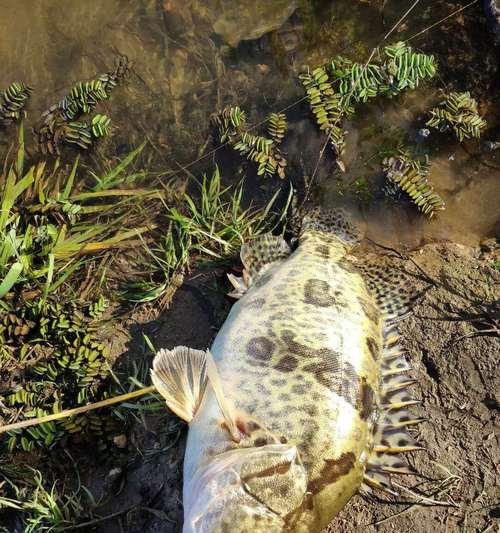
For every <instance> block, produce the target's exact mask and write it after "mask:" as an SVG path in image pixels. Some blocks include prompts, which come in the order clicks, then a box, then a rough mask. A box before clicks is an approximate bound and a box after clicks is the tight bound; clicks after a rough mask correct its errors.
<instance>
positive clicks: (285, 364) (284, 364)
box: [274, 355, 298, 372]
mask: <svg viewBox="0 0 500 533" xmlns="http://www.w3.org/2000/svg"><path fill="white" fill-rule="evenodd" d="M297 365H298V361H297V359H296V358H295V357H293V356H292V355H285V356H284V357H282V358H281V359H280V360H279V361H278V362H277V363H276V364H275V365H274V368H275V369H276V370H279V371H280V372H293V371H294V370H295V369H296V368H297Z"/></svg>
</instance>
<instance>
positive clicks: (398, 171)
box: [382, 150, 445, 218]
mask: <svg viewBox="0 0 500 533" xmlns="http://www.w3.org/2000/svg"><path fill="white" fill-rule="evenodd" d="M382 164H383V168H384V174H385V177H386V180H387V184H386V187H385V191H386V193H388V194H389V195H391V196H394V195H395V194H397V193H398V192H399V191H402V192H403V193H405V194H406V195H408V197H409V199H410V200H411V201H412V202H413V204H414V205H415V206H416V207H417V208H418V209H419V210H420V211H421V212H422V213H423V214H424V215H426V216H428V217H429V218H432V217H433V216H434V215H435V213H436V211H440V210H443V209H444V207H445V206H444V201H443V199H442V198H441V197H440V196H439V195H438V194H437V193H436V192H434V188H433V187H432V185H431V183H430V182H429V178H428V175H429V168H430V165H429V161H428V159H425V160H423V161H422V160H419V159H416V158H413V157H412V156H411V154H410V153H409V152H408V151H407V150H399V151H398V153H397V154H396V155H394V156H391V157H387V158H385V159H384V161H383V163H382Z"/></svg>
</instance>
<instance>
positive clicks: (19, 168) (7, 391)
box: [0, 128, 158, 451]
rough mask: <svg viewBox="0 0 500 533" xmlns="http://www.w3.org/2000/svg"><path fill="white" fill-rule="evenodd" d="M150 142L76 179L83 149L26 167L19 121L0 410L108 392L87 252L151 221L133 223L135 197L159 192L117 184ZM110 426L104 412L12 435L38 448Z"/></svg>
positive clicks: (7, 245)
mask: <svg viewBox="0 0 500 533" xmlns="http://www.w3.org/2000/svg"><path fill="white" fill-rule="evenodd" d="M142 148H143V146H141V147H139V148H138V149H137V150H135V151H134V152H132V153H131V154H129V155H128V156H127V157H126V158H125V159H123V160H122V161H119V162H118V163H117V164H116V165H115V166H114V167H112V168H110V169H109V171H108V172H106V173H104V174H103V175H101V176H100V177H97V175H96V174H91V176H92V177H93V178H94V182H95V183H94V184H93V185H92V184H90V183H88V182H87V183H85V181H84V182H82V183H79V184H77V179H76V177H77V173H78V170H79V161H78V158H77V159H76V161H75V163H74V164H73V166H72V167H71V168H66V167H63V166H61V165H60V163H59V161H56V162H54V164H53V165H51V166H50V167H49V165H48V164H47V163H46V162H44V161H42V162H39V163H37V164H35V165H32V166H30V167H29V168H28V170H25V166H26V165H25V163H26V161H25V156H26V154H25V149H24V136H23V130H22V128H21V129H20V135H19V147H18V151H17V154H16V155H17V157H16V159H15V162H13V163H10V164H9V162H6V164H5V165H4V169H5V170H4V172H3V173H2V174H0V397H1V401H0V414H1V416H2V419H3V421H4V422H6V423H8V422H10V421H12V420H13V419H15V418H18V417H19V416H21V417H24V418H30V417H37V416H43V415H45V414H52V413H54V412H58V411H59V410H61V409H65V408H69V407H76V406H79V405H83V404H85V403H87V402H89V401H95V400H98V399H100V398H102V395H103V394H104V392H103V391H102V390H101V389H102V383H103V382H104V380H105V379H106V378H107V377H108V375H109V372H110V367H109V362H108V354H107V351H106V349H105V347H104V346H103V345H102V344H101V342H100V340H99V337H98V332H97V329H98V328H97V326H98V324H101V322H102V321H101V314H102V312H103V311H104V307H105V304H104V300H103V299H102V298H97V299H95V300H94V302H93V303H92V302H88V301H86V296H84V295H81V292H82V291H81V290H79V287H80V286H81V279H82V278H81V275H82V274H83V277H85V276H86V272H88V271H87V270H86V269H87V263H88V262H89V260H92V263H93V264H94V265H95V266H96V267H97V268H99V266H98V265H99V263H100V262H101V261H102V260H104V259H105V257H106V255H108V256H109V255H110V254H111V253H112V252H113V250H115V249H116V248H118V247H120V248H123V247H125V246H127V245H128V243H130V242H131V241H133V240H134V239H135V240H137V239H138V238H139V236H140V235H141V233H145V232H147V231H149V230H150V229H151V227H150V226H142V227H138V226H134V224H133V218H131V211H130V206H131V202H133V203H134V204H135V205H137V204H139V205H140V203H141V202H142V201H143V200H144V199H146V198H150V197H151V196H156V195H157V192H158V191H154V190H153V191H152V190H149V191H146V190H141V189H118V188H116V187H117V186H119V185H121V184H122V183H129V182H130V180H131V179H132V178H131V176H132V177H133V176H134V175H136V176H139V175H140V174H138V173H132V174H129V173H127V167H128V166H129V165H130V164H131V163H132V162H133V161H134V159H135V158H136V157H137V155H138V154H139V153H140V151H141V150H142ZM125 220H127V221H128V223H129V224H130V226H129V227H128V228H127V227H126V226H125ZM124 226H125V227H124ZM90 290H91V284H90V285H88V286H87V287H86V289H85V292H86V293H87V292H89V291H90ZM75 294H77V295H78V296H75ZM111 426H112V424H111V425H110V424H109V423H108V419H107V418H106V417H102V416H101V415H100V414H92V415H89V416H80V417H78V418H75V419H73V420H65V421H63V422H59V423H53V422H50V423H48V424H44V425H41V426H36V427H33V428H30V429H28V430H25V431H21V432H19V433H15V434H11V435H10V438H9V440H8V441H7V444H8V447H9V448H10V449H11V450H12V449H14V448H18V447H21V448H22V449H24V450H26V451H30V450H32V449H33V448H35V447H37V446H51V445H53V444H54V443H55V442H57V441H58V440H59V439H60V437H61V436H62V435H63V434H64V433H65V432H70V433H73V432H77V431H85V430H92V431H93V432H94V434H96V433H97V434H100V433H103V432H105V430H106V429H109V428H110V427H111Z"/></svg>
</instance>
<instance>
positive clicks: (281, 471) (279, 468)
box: [241, 462, 292, 483]
mask: <svg viewBox="0 0 500 533" xmlns="http://www.w3.org/2000/svg"><path fill="white" fill-rule="evenodd" d="M291 467H292V463H291V462H287V463H284V464H281V465H275V466H270V467H269V468H265V469H264V470H261V471H260V472H257V473H255V474H251V475H248V476H241V480H242V481H243V482H244V483H248V482H249V481H251V480H252V479H255V478H262V477H271V476H276V475H285V474H287V473H288V472H289V471H290V468H291Z"/></svg>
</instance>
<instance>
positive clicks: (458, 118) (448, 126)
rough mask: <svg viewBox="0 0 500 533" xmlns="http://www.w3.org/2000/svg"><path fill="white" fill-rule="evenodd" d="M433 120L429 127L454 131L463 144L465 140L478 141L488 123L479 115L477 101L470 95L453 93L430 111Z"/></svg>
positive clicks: (467, 93)
mask: <svg viewBox="0 0 500 533" xmlns="http://www.w3.org/2000/svg"><path fill="white" fill-rule="evenodd" d="M429 114H430V116H431V118H430V119H429V120H428V121H427V122H426V124H427V126H429V127H431V128H436V129H438V130H439V131H452V132H453V133H454V135H455V136H456V138H457V139H458V140H459V141H460V142H462V141H463V140H464V139H470V138H471V137H475V138H476V139H478V138H479V137H480V135H481V132H482V130H483V129H484V128H485V127H486V121H485V120H484V119H483V118H482V117H481V116H480V115H479V112H478V109H477V101H476V100H475V99H474V98H471V95H470V93H469V92H468V91H467V92H463V93H457V92H451V93H448V94H445V95H444V100H443V101H442V102H440V104H439V105H438V106H437V107H434V108H433V109H431V110H430V111H429Z"/></svg>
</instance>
